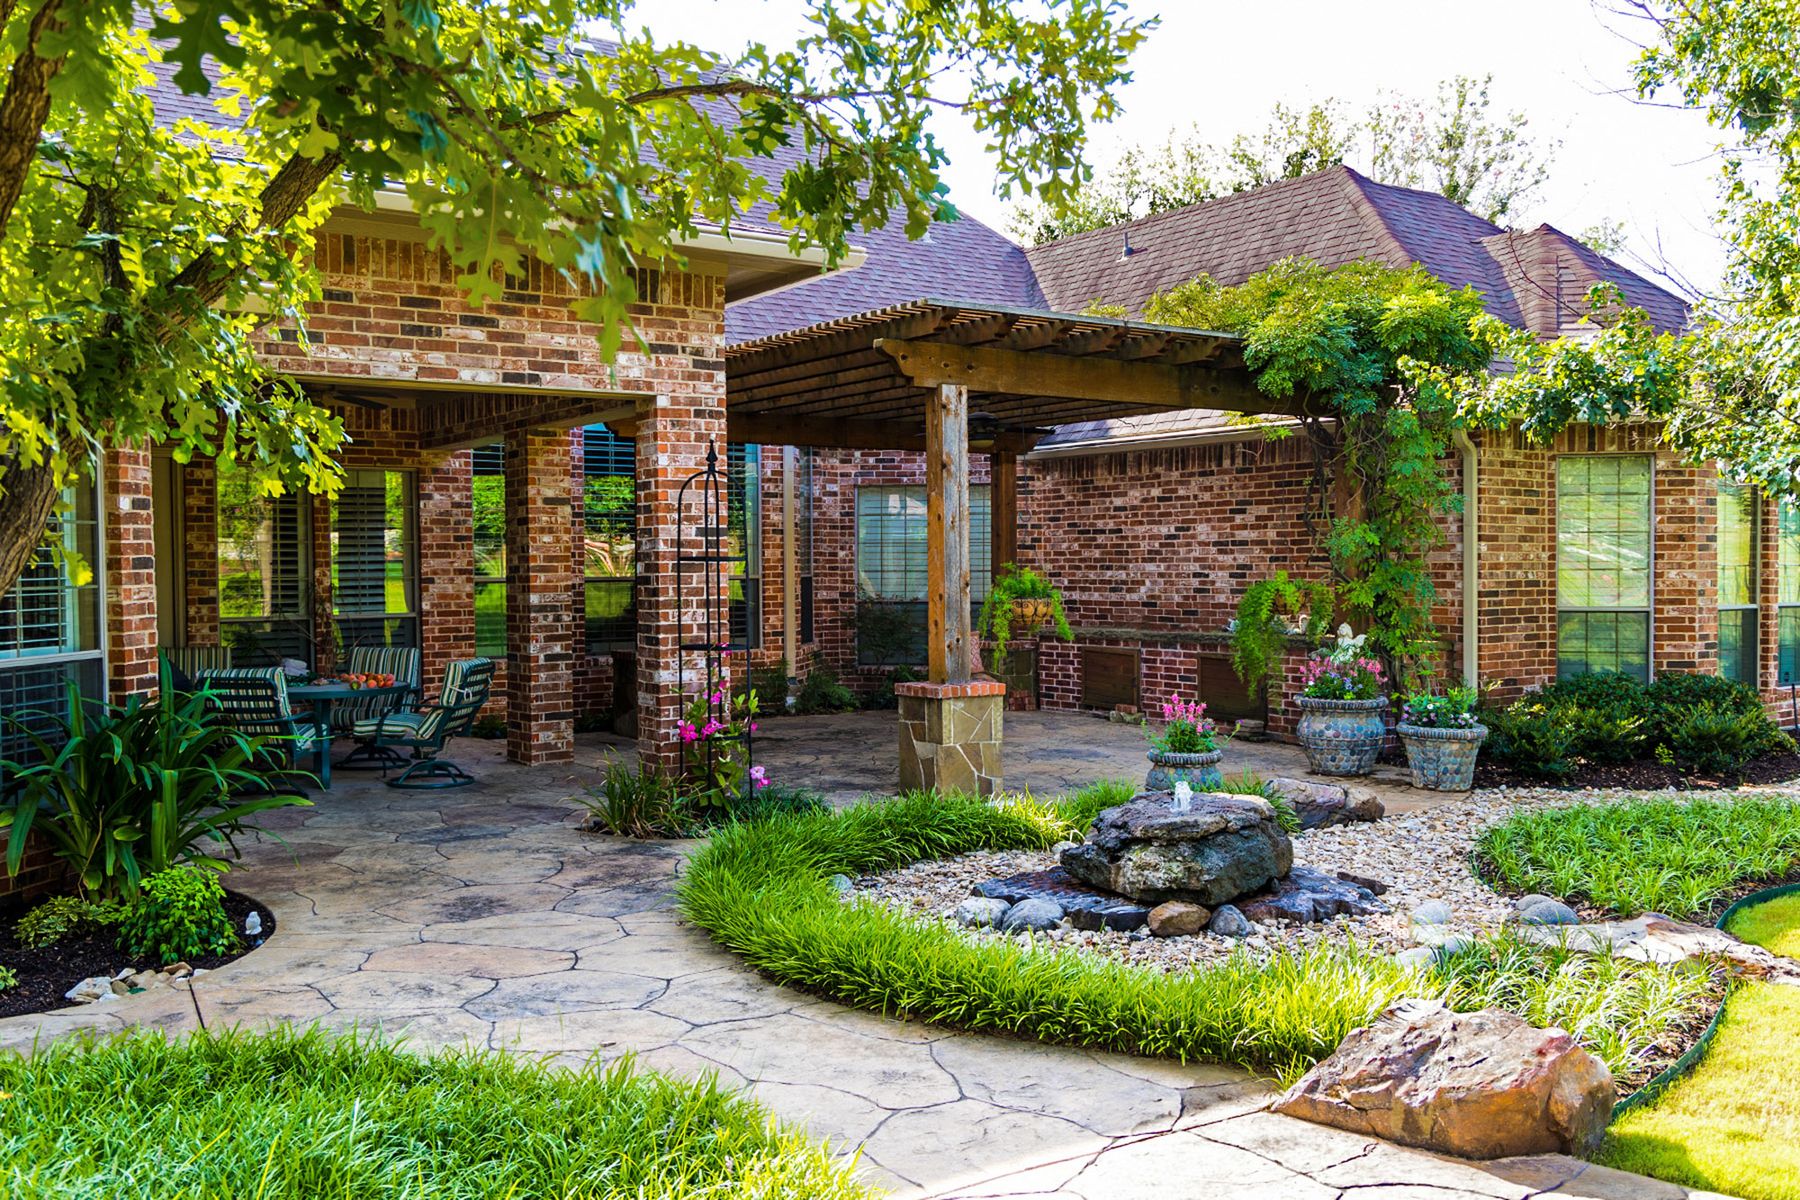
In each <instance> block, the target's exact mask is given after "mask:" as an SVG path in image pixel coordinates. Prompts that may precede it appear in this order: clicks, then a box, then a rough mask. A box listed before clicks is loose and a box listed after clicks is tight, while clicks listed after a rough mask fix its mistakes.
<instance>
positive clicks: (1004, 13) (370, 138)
mask: <svg viewBox="0 0 1800 1200" xmlns="http://www.w3.org/2000/svg"><path fill="white" fill-rule="evenodd" d="M634 7H635V6H634V4H633V3H632V0H584V2H583V3H579V4H566V3H561V2H560V0H519V2H517V3H511V4H507V5H505V6H503V7H499V8H496V7H495V6H493V5H491V4H480V3H474V2H472V0H443V2H440V3H433V4H405V5H400V6H397V7H396V6H393V5H386V4H373V3H350V4H343V5H339V6H337V7H336V8H334V9H333V14H332V19H331V20H330V21H319V20H316V19H315V15H316V14H315V12H314V10H313V9H312V8H311V7H310V6H307V5H303V4H296V3H293V2H292V0H229V2H227V0H196V2H194V3H184V4H180V5H169V6H164V7H162V8H160V9H157V10H156V12H155V23H154V25H153V26H151V27H148V28H146V27H144V26H143V25H140V24H139V23H138V22H137V20H136V18H138V17H139V16H142V15H146V14H147V12H148V10H145V9H141V8H139V7H135V6H132V5H128V4H122V3H117V2H113V3H104V4H88V5H80V6H77V7H76V8H71V9H69V10H67V11H59V9H58V6H57V5H55V4H54V3H51V4H49V5H48V6H46V5H45V4H42V3H31V4H24V5H19V6H17V7H16V8H13V7H10V6H9V7H8V8H7V10H6V16H5V37H4V39H3V40H0V47H3V49H0V66H5V67H6V68H7V70H8V71H9V72H10V71H11V69H12V65H13V63H14V61H15V60H16V59H18V58H19V56H20V55H21V54H22V53H23V52H24V51H26V50H32V49H35V50H36V51H39V52H41V53H42V54H43V55H44V58H45V59H46V60H47V61H50V62H54V63H55V64H56V65H57V66H58V67H60V70H56V69H49V70H43V71H29V70H23V71H20V72H18V73H17V74H15V75H14V76H13V82H12V85H11V88H10V89H9V92H8V97H9V104H10V105H11V109H10V111H13V112H15V113H17V114H20V120H19V121H17V122H15V123H14V125H13V127H12V128H10V129H9V136H10V137H12V138H13V139H14V140H15V141H16V142H18V143H19V144H22V145H26V146H35V147H37V148H38V149H37V152H36V153H35V154H34V155H31V156H21V157H20V158H19V159H18V160H17V161H16V162H14V161H13V160H9V161H8V162H7V163H6V164H3V165H0V295H3V296H5V297H6V304H5V306H4V309H3V310H0V354H4V362H5V367H4V369H5V373H6V386H5V388H3V389H0V463H4V464H7V465H8V467H9V470H8V471H7V472H6V475H5V477H4V478H0V489H4V491H5V494H6V495H7V496H9V497H13V496H17V495H21V494H20V493H15V492H14V490H13V488H12V484H11V482H10V481H11V480H16V479H17V478H18V471H17V469H15V468H14V465H15V464H16V465H17V466H18V467H24V468H30V467H33V466H35V465H36V464H38V463H40V462H47V463H50V464H51V465H53V467H54V468H55V472H56V474H57V475H58V477H59V481H67V480H68V479H70V478H72V477H73V476H74V475H76V474H79V473H80V472H81V471H82V470H83V469H85V468H86V466H87V465H88V462H89V458H90V455H91V453H92V449H93V447H94V446H95V445H96V444H124V443H127V442H131V441H135V440H137V439H147V440H149V441H152V442H158V443H169V444H171V445H172V446H174V447H175V451H176V453H177V455H178V456H179V457H180V458H182V459H183V460H185V459H186V458H187V457H188V456H189V455H205V456H212V455H215V454H216V455H217V457H218V458H220V459H221V460H231V461H236V462H239V463H243V464H246V465H247V466H248V468H249V469H250V470H251V471H253V472H254V473H255V474H256V476H257V477H258V479H259V480H260V481H261V485H262V486H264V487H265V488H267V489H268V490H270V491H271V492H273V491H276V490H280V489H283V488H288V487H293V486H301V487H305V488H308V489H310V490H314V491H327V492H328V491H332V490H334V489H335V488H336V487H337V486H338V483H339V480H340V478H341V477H340V473H339V469H338V467H337V465H336V464H335V462H334V461H333V459H332V456H331V452H332V451H333V450H334V449H335V448H336V447H337V446H338V445H339V444H340V443H341V442H342V440H343V429H342V425H341V423H340V422H339V421H338V420H337V419H336V418H335V417H333V416H331V415H330V414H329V413H328V412H327V411H326V410H325V409H323V408H320V407H318V406H317V405H315V404H313V403H312V402H310V401H309V400H308V399H307V397H306V394H305V393H304V391H303V390H302V389H301V388H300V387H299V386H298V385H296V384H294V383H292V382H291V381H287V380H285V379H283V378H280V377H276V376H273V375H269V374H266V373H265V372H264V371H263V369H262V367H261V366H260V364H259V363H258V362H257V360H256V356H255V355H254V353H253V350H252V346H253V339H254V335H255V334H256V332H257V331H258V330H259V328H260V327H262V326H263V325H264V324H265V323H266V322H269V321H270V320H272V319H273V320H277V321H281V322H284V323H286V324H287V325H288V326H289V327H298V328H301V329H303V328H304V312H305V308H306V306H307V305H308V304H309V303H311V302H313V301H315V300H317V299H318V297H319V294H320V282H319V276H318V274H317V271H316V269H315V268H314V266H313V263H314V257H313V251H314V239H315V236H316V234H317V231H318V229H319V226H320V225H321V223H322V222H323V221H324V220H325V218H326V217H327V215H328V214H329V213H330V211H331V210H332V208H333V207H334V206H335V205H337V204H339V203H342V202H347V203H349V204H351V205H354V206H356V207H358V208H361V209H364V210H373V209H374V208H375V206H376V195H377V193H379V192H382V191H384V190H388V189H397V190H404V192H405V195H406V198H407V200H408V201H409V202H410V204H411V205H412V206H413V208H414V209H415V210H416V211H417V212H418V213H419V219H420V221H421V223H422V224H423V226H424V228H425V231H426V233H427V234H428V236H429V238H430V242H431V246H432V249H433V250H434V251H438V252H441V253H442V254H443V255H444V256H445V257H446V258H447V260H448V263H449V264H450V269H451V271H452V273H453V276H454V280H455V283H456V285H457V287H459V288H460V289H461V290H462V292H463V293H464V294H465V295H467V296H468V297H469V298H470V299H471V300H472V301H473V302H474V303H476V304H478V305H480V304H485V303H487V302H489V301H497V300H499V299H500V298H501V297H502V295H503V289H504V288H505V286H506V284H505V280H506V279H507V278H508V277H511V276H519V275H522V274H524V273H525V265H526V263H527V261H528V260H537V261H540V262H542V263H544V264H546V266H547V268H548V269H550V270H552V271H556V272H560V273H563V274H565V275H568V276H570V277H572V278H574V279H577V280H578V281H579V282H580V284H581V286H580V287H579V288H577V289H575V290H576V292H577V295H578V298H577V299H576V300H575V301H574V302H573V303H572V305H571V308H572V311H573V315H574V316H575V317H577V318H579V319H581V320H584V321H588V322H592V323H593V326H594V330H595V334H596V336H597V337H598V339H599V344H600V349H601V352H602V353H603V354H604V355H606V356H607V357H611V356H612V355H613V354H614V352H615V351H616V350H617V349H618V347H619V346H620V344H621V341H622V339H623V338H624V337H626V336H627V335H628V334H629V333H630V314H631V312H632V311H633V306H634V305H637V304H639V303H641V302H642V300H643V297H642V296H641V295H640V294H639V280H640V278H641V274H640V271H641V266H642V264H644V263H663V262H674V263H678V264H679V263H682V262H683V261H684V255H683V247H684V246H685V245H687V244H689V243H691V242H692V241H693V240H694V239H696V238H697V237H698V236H699V235H700V234H701V233H702V232H703V231H705V230H711V229H719V230H723V231H725V232H727V233H729V232H730V231H731V230H732V229H733V228H735V227H737V226H738V225H740V224H741V222H742V220H743V214H744V213H745V212H746V211H747V210H749V209H751V208H752V207H760V208H762V209H763V210H764V211H767V212H771V213H772V214H773V215H774V217H775V218H776V219H777V220H779V221H780V223H781V224H782V226H783V227H785V228H786V229H788V230H790V231H791V233H790V242H791V244H792V245H793V246H794V247H795V248H796V249H798V248H801V247H805V246H816V247H820V248H822V249H823V251H824V257H825V259H826V260H827V261H828V262H832V263H835V262H837V261H838V260H840V259H841V258H842V257H843V255H844V254H845V253H846V252H847V250H848V248H849V246H850V243H851V239H852V237H853V235H854V233H855V232H856V230H857V229H858V228H871V229H872V228H876V227H880V226H882V225H884V224H886V223H887V221H888V219H889V218H890V216H891V215H893V214H896V213H899V214H903V215H904V218H905V222H904V223H905V226H906V230H907V233H908V234H909V235H910V236H912V237H919V236H921V235H922V234H923V233H924V232H925V231H926V230H927V228H928V227H929V225H930V224H931V222H933V221H934V220H949V219H951V218H953V217H954V215H955V210H954V208H953V207H952V206H951V205H950V203H949V201H948V199H947V198H946V188H945V186H944V184H943V183H942V181H941V178H940V176H941V173H942V171H943V167H944V163H945V161H946V160H945V155H944V152H943V150H942V148H941V147H940V145H939V144H938V142H937V141H936V139H935V138H934V137H933V136H932V134H931V132H930V130H929V129H928V127H927V122H928V118H929V116H930V115H931V114H933V113H935V112H937V111H939V110H940V109H944V108H949V109H952V110H955V111H958V112H959V113H960V114H961V116H962V117H963V118H964V119H965V120H967V121H968V122H969V123H970V124H971V125H972V126H973V127H974V129H975V130H976V131H977V133H978V135H979V136H980V137H981V138H982V140H983V142H984V143H985V144H986V146H987V148H988V150H989V153H990V155H991V157H992V159H993V161H994V164H995V168H996V171H997V173H998V176H999V181H1000V187H1001V190H1002V192H1003V193H1009V194H1010V193H1011V192H1012V191H1013V190H1014V189H1017V190H1019V191H1022V192H1024V193H1027V194H1029V193H1033V192H1035V193H1037V194H1039V195H1041V196H1043V197H1044V198H1045V199H1046V200H1050V201H1058V200H1060V199H1061V197H1062V196H1063V194H1064V193H1065V192H1066V191H1067V189H1068V188H1069V186H1070V185H1071V184H1072V183H1073V182H1075V181H1077V180H1079V179H1080V178H1081V177H1082V176H1083V175H1084V174H1085V171H1086V168H1085V166H1084V164H1083V162H1082V150H1083V146H1084V142H1085V139H1086V134H1087V128H1088V124H1089V122H1090V121H1105V120H1108V119H1110V118H1111V116H1112V115H1113V113H1114V111H1115V110H1114V104H1113V102H1112V100H1111V99H1110V97H1109V95H1108V93H1109V91H1110V90H1111V89H1112V88H1114V87H1116V86H1117V85H1119V84H1121V83H1123V82H1125V81H1126V80H1128V79H1129V77H1130V76H1129V73H1128V72H1127V70H1126V69H1125V62H1126V59H1127V57H1128V56H1129V54H1130V52H1131V51H1132V49H1133V48H1134V47H1135V46H1136V45H1137V44H1138V43H1139V42H1140V41H1141V40H1142V38H1143V37H1144V35H1145V33H1146V32H1147V30H1148V29H1149V28H1150V26H1151V24H1153V22H1149V21H1142V20H1138V19H1135V18H1132V17H1130V16H1128V15H1126V14H1125V13H1124V11H1123V9H1122V7H1121V6H1120V5H1118V4H1116V3H1113V2H1112V0H1044V2H1043V3H1039V4H1033V5H1030V6H1018V5H1013V4H1007V3H1002V2H1000V0H955V2H952V3H944V4H931V5H925V6H917V5H890V6H880V5H861V6H851V7H845V6H841V5H836V4H830V3H825V2H823V0H815V2H814V3H812V4H810V5H809V6H808V16H809V20H808V21H807V22H806V24H805V28H806V30H807V32H806V34H805V35H804V36H803V37H801V38H800V39H799V40H798V41H797V42H795V43H794V44H793V45H791V46H787V47H770V46H765V45H762V44H751V45H748V46H746V47H745V48H744V49H743V50H742V51H741V52H739V53H737V54H734V55H722V54H719V53H716V52H713V51H709V50H705V49H702V48H700V47H697V46H693V45H689V44H686V43H682V42H673V43H668V44H663V43H660V42H658V41H657V40H656V39H655V38H654V37H653V35H652V34H651V33H650V32H649V31H648V29H647V28H646V27H645V26H644V24H643V23H642V22H641V21H639V20H637V19H635V15H634V11H633V10H634ZM146 24H148V23H146ZM597 31H598V32H604V33H605V34H606V35H607V36H608V37H609V38H610V39H611V41H612V42H613V43H615V44H614V45H613V46H612V47H611V48H605V47H602V46H599V45H596V44H595V43H594V42H593V41H592V40H590V39H591V37H592V35H594V34H595V33H596V32H597ZM203 63H205V64H208V65H209V66H210V71H209V69H208V68H207V67H203V65H202V64H203ZM159 71H160V73H161V74H163V75H164V76H165V77H172V79H173V82H174V84H175V85H176V86H177V87H179V88H180V89H181V90H183V91H184V92H187V93H188V94H189V97H190V99H189V100H188V102H187V105H186V110H187V111H194V112H198V113H201V114H204V116H205V119H204V120H200V119H190V120H184V121H182V122H180V123H179V124H175V125H161V124H159V123H158V122H157V120H156V119H155V115H154V113H153V111H152V100H151V96H150V86H149V85H150V84H151V82H152V80H153V76H154V74H155V73H157V72H159ZM209 106H210V107H211V108H212V109H213V110H215V111H213V112H208V111H207V110H208V107H209ZM40 107H41V109H42V110H43V117H42V118H41V120H42V123H41V125H40V124H39V123H38V121H37V120H34V119H33V114H34V113H35V112H36V111H37V110H38V109H39V108H40ZM784 147H787V148H791V149H792V150H794V151H798V153H797V154H794V155H792V156H791V159H792V162H791V165H789V166H786V167H784V168H782V169H779V170H772V169H771V168H770V166H769V163H770V161H771V157H770V156H771V155H772V154H773V153H774V152H776V151H778V150H780V149H781V148H784ZM14 196H17V197H18V203H17V204H16V205H15V204H13V203H12V199H13V197H14ZM302 336H303V335H302ZM46 515H47V512H45V513H34V514H32V519H29V520H26V521H24V522H23V523H22V524H21V526H20V527H21V528H25V529H28V530H35V529H37V528H39V527H41V525H42V523H43V522H42V519H41V518H42V517H43V516H46ZM10 558H11V556H8V560H9V561H10ZM12 582H13V581H12V579H11V578H0V592H4V591H5V590H6V589H7V588H9V587H10V585H11V583H12Z"/></svg>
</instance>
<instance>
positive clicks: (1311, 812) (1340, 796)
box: [1263, 775, 1387, 830]
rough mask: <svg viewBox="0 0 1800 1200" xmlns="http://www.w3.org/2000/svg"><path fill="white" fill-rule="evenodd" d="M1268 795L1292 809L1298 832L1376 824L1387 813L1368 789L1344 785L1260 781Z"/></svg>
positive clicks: (1281, 778)
mask: <svg viewBox="0 0 1800 1200" xmlns="http://www.w3.org/2000/svg"><path fill="white" fill-rule="evenodd" d="M1263 785H1264V786H1265V787H1267V788H1269V789H1270V790H1271V791H1274V792H1279V793H1280V794H1281V795H1282V796H1284V797H1286V798H1287V801H1288V803H1289V804H1292V805H1293V806H1294V813H1295V815H1296V816H1298V817H1299V818H1300V828H1301V829H1302V830H1307V829H1319V828H1322V827H1323V826H1326V825H1351V824H1355V823H1356V822H1358V821H1379V820H1381V818H1382V817H1384V816H1386V815H1387V809H1386V808H1384V807H1383V806H1382V803H1381V801H1380V800H1379V799H1378V798H1377V797H1376V795H1375V793H1374V792H1372V791H1370V790H1369V789H1368V788H1363V787H1356V786H1355V785H1353V784H1345V783H1323V782H1320V781H1318V780H1313V779H1292V778H1289V777H1287V776H1285V775H1277V776H1275V777H1274V778H1273V779H1265V780H1263Z"/></svg>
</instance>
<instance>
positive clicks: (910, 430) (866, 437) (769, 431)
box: [606, 409, 1044, 454]
mask: <svg viewBox="0 0 1800 1200" xmlns="http://www.w3.org/2000/svg"><path fill="white" fill-rule="evenodd" d="M606 428H607V429H608V430H609V431H610V432H611V433H612V434H613V435H614V436H616V437H622V438H632V437H636V436H637V422H636V421H609V422H607V423H606ZM725 436H726V438H727V440H729V441H730V442H732V443H733V444H740V445H750V446H814V447H817V448H819V449H824V450H925V449H927V446H926V436H925V426H924V424H923V423H917V424H915V423H912V422H907V421H858V420H853V419H848V418H844V417H789V416H780V415H771V416H764V415H760V414H754V413H734V412H732V411H730V410H729V409H727V410H726V413H725ZM1043 436H1044V434H1043V433H1042V432H1041V431H1038V430H1026V429H1002V430H1000V431H998V432H997V433H995V434H994V435H993V436H991V437H984V438H982V439H981V440H980V442H979V444H977V445H976V447H975V448H976V449H978V450H985V451H988V452H990V453H1005V454H1026V453H1029V452H1030V451H1031V450H1032V449H1033V448H1034V447H1036V446H1037V444H1038V442H1039V440H1041V439H1042V438H1043Z"/></svg>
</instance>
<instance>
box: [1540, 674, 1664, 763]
mask: <svg viewBox="0 0 1800 1200" xmlns="http://www.w3.org/2000/svg"><path fill="white" fill-rule="evenodd" d="M1538 695H1539V700H1540V701H1541V702H1542V703H1543V704H1544V705H1546V706H1547V707H1549V708H1551V709H1553V710H1555V712H1556V713H1557V715H1558V717H1559V718H1560V719H1561V720H1562V722H1563V723H1564V724H1565V725H1566V726H1567V727H1568V730H1569V749H1570V753H1571V754H1573V755H1574V756H1575V757H1576V758H1579V759H1582V760H1583V761H1585V762H1592V763H1622V762H1631V761H1633V760H1634V759H1637V758H1641V757H1643V755H1644V752H1645V749H1646V747H1647V746H1648V745H1649V744H1650V743H1651V741H1652V738H1653V735H1654V733H1655V725H1654V722H1653V721H1652V720H1651V705H1650V698H1649V695H1648V694H1647V693H1646V692H1645V690H1644V685H1643V684H1641V683H1639V682H1638V681H1637V680H1636V679H1633V678H1632V677H1631V676H1629V675H1622V674H1620V673H1618V672H1617V671H1595V672H1591V673H1589V674H1586V675H1576V676H1573V677H1571V678H1568V679H1560V680H1558V681H1557V682H1555V683H1553V684H1551V685H1550V686H1549V687H1547V688H1545V689H1544V690H1543V691H1542V692H1540V693H1539V694H1538Z"/></svg>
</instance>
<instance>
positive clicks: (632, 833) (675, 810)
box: [575, 758, 698, 838]
mask: <svg viewBox="0 0 1800 1200" xmlns="http://www.w3.org/2000/svg"><path fill="white" fill-rule="evenodd" d="M575 799H576V802H577V803H579V804H580V805H581V806H582V807H584V808H586V809H587V811H588V821H589V825H590V827H592V828H596V829H602V830H605V831H606V832H607V833H616V834H618V835H619V836H621V837H630V838H669V837H688V836H689V835H690V834H691V833H693V832H694V831H695V829H696V826H697V824H698V816H697V814H695V813H693V812H691V811H690V810H689V806H688V805H687V803H686V801H685V800H684V799H683V798H682V795H681V789H680V787H679V786H678V785H677V784H676V782H675V781H674V780H673V779H671V778H670V777H669V776H668V774H667V773H666V772H663V771H658V770H656V769H654V768H650V769H640V768H639V767H638V765H637V764H636V763H627V762H625V761H623V760H622V759H617V758H608V759H607V760H606V765H605V766H604V767H602V768H601V769H600V782H599V783H598V784H596V785H595V786H593V787H590V788H587V789H586V790H585V791H584V792H583V794H582V795H581V796H577V797H575Z"/></svg>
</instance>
